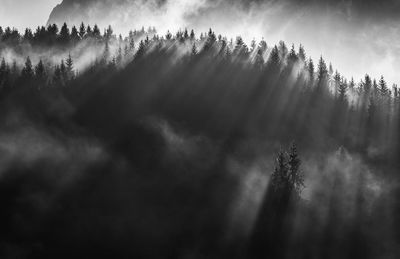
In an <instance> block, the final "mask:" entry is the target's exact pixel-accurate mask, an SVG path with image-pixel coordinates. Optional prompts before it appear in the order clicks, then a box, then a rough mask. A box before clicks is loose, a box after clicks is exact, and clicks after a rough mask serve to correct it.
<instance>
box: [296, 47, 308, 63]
mask: <svg viewBox="0 0 400 259" xmlns="http://www.w3.org/2000/svg"><path fill="white" fill-rule="evenodd" d="M298 56H299V60H300V61H301V62H303V63H304V62H305V61H306V52H305V50H304V47H303V45H301V44H300V47H299V54H298Z"/></svg>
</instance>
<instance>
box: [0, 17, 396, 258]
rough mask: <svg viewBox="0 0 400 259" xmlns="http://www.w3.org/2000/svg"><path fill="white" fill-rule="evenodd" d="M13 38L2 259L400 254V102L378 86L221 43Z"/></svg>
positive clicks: (1, 189)
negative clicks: (22, 258)
mask: <svg viewBox="0 0 400 259" xmlns="http://www.w3.org/2000/svg"><path fill="white" fill-rule="evenodd" d="M0 38H1V41H0V56H1V63H0V88H1V89H0V125H1V127H0V152H1V158H0V165H1V167H0V201H1V203H2V204H3V208H2V211H3V212H2V213H1V214H0V215H1V220H0V229H1V230H2V231H0V252H1V253H2V254H5V255H6V258H7V257H10V258H11V257H12V256H13V255H15V254H17V255H19V254H22V255H21V256H23V257H24V256H26V257H27V258H29V257H34V258H35V257H40V258H46V257H56V258H64V257H65V258H70V257H86V258H87V257H94V256H104V255H110V256H117V257H127V256H128V257H162V258H165V257H172V258H181V257H182V258H186V257H193V258H202V257H211V258H212V257H217V258H225V257H227V258H235V257H237V258H260V256H261V257H264V256H265V257H268V256H269V257H271V258H293V257H304V258H310V257H315V258H379V257H382V256H386V255H392V254H396V253H397V254H398V251H397V250H398V244H399V241H400V239H399V237H400V231H399V225H398V222H397V221H396V220H395V219H396V218H397V217H398V216H399V215H400V205H399V203H398V201H397V197H398V194H399V188H398V184H397V183H398V180H399V179H398V169H399V162H398V155H399V154H400V150H399V147H400V139H399V123H400V121H399V118H400V117H399V109H400V107H399V101H400V100H399V97H400V96H399V92H398V88H397V86H393V87H392V86H390V85H388V84H387V82H386V81H385V80H384V78H383V77H382V78H380V79H377V80H375V79H373V78H370V77H369V76H368V75H366V76H365V78H364V79H363V80H362V81H361V82H354V80H352V79H351V80H348V79H346V78H344V77H342V76H341V74H340V72H338V71H334V69H333V68H332V66H331V65H328V64H327V63H326V62H325V60H324V59H323V58H322V57H320V58H319V59H318V61H316V62H315V63H314V61H313V60H312V59H311V58H310V57H307V55H306V51H305V49H304V48H303V46H301V45H300V46H299V47H298V48H297V47H296V48H295V47H294V46H287V45H286V44H285V43H284V42H280V43H279V44H278V45H270V46H269V45H268V44H267V42H266V41H265V40H262V41H260V42H255V41H253V42H251V44H249V45H246V44H245V42H244V41H243V40H242V38H240V37H237V38H236V39H235V40H230V39H227V38H225V37H223V36H220V35H216V34H215V32H214V31H212V30H211V29H210V30H209V31H208V32H205V33H196V32H194V31H190V30H183V31H178V32H176V33H174V34H172V33H167V34H166V35H158V34H157V31H156V30H155V29H154V28H149V29H148V30H145V29H140V30H135V31H132V32H131V33H129V35H128V36H127V37H125V38H124V37H122V36H116V35H114V33H113V30H112V28H111V27H109V28H108V29H106V30H105V32H104V33H100V29H99V28H98V27H97V26H87V25H84V24H82V25H81V26H80V27H78V28H77V27H72V28H69V27H68V25H67V24H64V26H62V27H61V28H60V30H59V29H58V27H57V26H56V25H49V26H48V27H47V28H46V27H39V28H37V30H36V31H35V32H33V31H31V30H29V29H27V30H26V31H25V33H23V34H22V35H21V34H20V33H18V31H16V30H13V29H10V28H5V29H0ZM293 142H295V143H296V144H291V143H293ZM296 146H297V147H296ZM285 150H287V151H285ZM275 154H277V156H276V155H275ZM275 157H276V158H277V159H276V160H274V159H275ZM274 161H276V162H275V163H274Z"/></svg>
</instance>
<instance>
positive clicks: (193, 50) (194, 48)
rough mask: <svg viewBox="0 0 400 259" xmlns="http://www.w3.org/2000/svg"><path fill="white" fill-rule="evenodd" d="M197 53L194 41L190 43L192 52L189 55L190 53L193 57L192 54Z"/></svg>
mask: <svg viewBox="0 0 400 259" xmlns="http://www.w3.org/2000/svg"><path fill="white" fill-rule="evenodd" d="M197 54H198V52H197V47H196V44H195V43H193V45H192V53H191V55H192V57H194V56H196V55H197Z"/></svg>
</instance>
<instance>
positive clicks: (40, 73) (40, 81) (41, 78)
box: [35, 60, 47, 87]
mask: <svg viewBox="0 0 400 259" xmlns="http://www.w3.org/2000/svg"><path fill="white" fill-rule="evenodd" d="M46 80H47V75H46V70H45V67H44V65H43V61H42V60H40V61H39V63H38V64H37V65H36V66H35V81H36V83H37V86H38V87H42V86H44V84H45V83H46Z"/></svg>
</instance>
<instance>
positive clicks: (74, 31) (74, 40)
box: [70, 26, 80, 44]
mask: <svg viewBox="0 0 400 259" xmlns="http://www.w3.org/2000/svg"><path fill="white" fill-rule="evenodd" d="M70 38H71V41H72V43H73V44H76V43H77V42H78V41H79V40H80V37H79V32H78V29H77V28H76V27H75V26H73V27H72V29H71V36H70Z"/></svg>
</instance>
